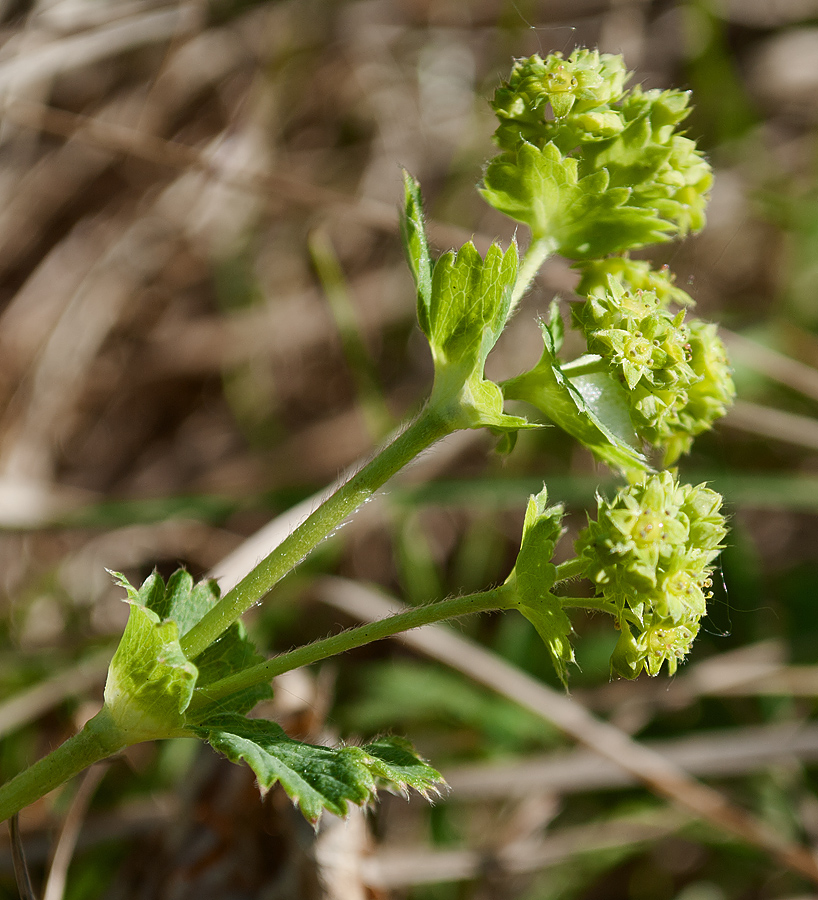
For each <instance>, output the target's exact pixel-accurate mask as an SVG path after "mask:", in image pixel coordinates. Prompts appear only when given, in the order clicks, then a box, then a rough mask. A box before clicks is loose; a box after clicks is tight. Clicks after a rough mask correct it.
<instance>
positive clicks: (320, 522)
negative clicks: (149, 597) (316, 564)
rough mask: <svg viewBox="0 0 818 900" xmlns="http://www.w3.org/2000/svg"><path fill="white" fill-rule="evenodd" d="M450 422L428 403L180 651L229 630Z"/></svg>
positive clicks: (190, 653)
mask: <svg viewBox="0 0 818 900" xmlns="http://www.w3.org/2000/svg"><path fill="white" fill-rule="evenodd" d="M452 430H453V429H452V426H451V425H450V424H449V423H448V422H447V421H445V420H444V419H443V418H441V417H440V416H439V415H438V414H437V413H436V412H434V410H433V408H431V407H428V408H427V409H426V410H425V411H424V412H423V413H421V415H420V417H419V418H418V419H416V420H415V421H414V422H413V423H412V424H411V425H410V426H409V427H408V428H407V429H406V430H405V431H403V432H402V433H401V434H399V435H398V436H397V437H396V438H395V440H394V441H393V442H392V443H391V444H389V445H388V446H387V447H386V448H385V449H384V450H382V451H381V452H380V453H379V454H378V455H377V456H376V457H374V459H372V460H371V461H370V462H369V463H368V464H367V465H366V466H364V468H363V469H361V470H360V471H359V472H358V473H357V474H355V475H353V476H352V478H350V479H349V481H347V482H346V483H345V484H343V485H341V487H339V488H338V490H337V491H336V492H335V493H334V494H333V495H332V496H331V497H330V498H329V499H328V500H326V501H325V502H324V503H322V504H321V506H319V507H318V509H316V510H315V512H313V513H312V515H310V516H309V517H308V518H307V519H306V520H305V521H304V522H302V523H301V525H299V526H298V528H296V529H295V531H293V532H292V533H291V534H289V535H288V536H287V537H286V538H284V540H283V541H282V542H281V543H280V544H279V545H278V546H277V547H276V548H275V549H274V550H273V551H272V552H271V553H270V554H269V555H268V556H267V557H265V559H263V560H262V561H261V562H260V563H259V564H258V565H257V566H256V567H255V568H254V569H253V570H252V572H250V573H249V574H248V575H246V576H245V577H244V578H243V579H242V580H241V581H240V582H239V583H238V584H237V585H236V586H235V587H234V588H233V589H232V590H231V591H229V592H228V593H227V594H225V595H224V597H222V598H221V600H220V601H219V602H218V603H217V604H216V605H215V606H214V607H213V608H212V609H211V610H210V611H209V612H208V613H207V614H206V615H205V616H204V617H203V618H202V619H201V620H200V621H199V622H198V624H196V625H194V626H193V628H191V629H190V631H189V632H188V633H187V634H186V635H185V636H184V637H183V638H182V641H181V644H182V650H183V651H184V653H185V655H186V656H187V657H188V659H194V658H195V657H196V656H198V655H199V654H200V653H201V652H202V651H203V650H204V649H205V648H206V647H209V646H210V644H212V643H213V641H215V640H216V638H218V637H219V635H221V634H222V633H223V632H224V631H226V630H227V629H228V628H229V627H230V625H232V624H233V622H235V621H236V620H237V619H238V618H239V616H241V614H242V613H243V612H245V610H247V609H249V608H250V607H251V606H252V605H253V604H254V603H257V602H258V601H259V600H261V598H262V597H263V596H264V595H265V594H266V593H267V592H268V591H269V590H270V589H271V588H272V587H273V586H274V585H275V584H276V583H277V582H278V581H280V580H281V579H282V578H283V577H284V576H285V575H286V574H287V573H288V572H289V571H290V570H291V569H293V568H294V567H295V566H297V565H298V563H299V562H301V560H302V559H304V557H305V556H306V555H307V554H308V553H309V552H310V551H311V550H312V549H313V548H314V547H315V546H316V545H317V544H319V543H320V542H321V541H322V540H324V538H325V537H327V535H329V534H330V533H331V532H332V531H333V530H334V529H335V528H337V527H338V525H340V524H341V522H343V520H344V519H345V518H346V517H347V516H348V515H349V514H350V513H352V512H353V511H354V510H356V509H357V508H358V507H359V506H360V505H361V504H362V503H364V502H365V501H366V500H368V499H369V498H370V497H371V496H372V495H373V494H374V493H375V491H377V490H378V489H379V488H380V487H382V485H383V484H384V483H385V482H386V481H388V480H389V479H390V478H391V477H392V476H393V475H394V474H395V473H396V472H397V471H399V470H400V469H402V468H403V466H405V465H406V464H407V463H408V462H410V461H411V460H412V459H414V457H415V456H417V455H418V454H419V453H421V452H422V451H423V450H425V449H426V448H427V447H429V446H431V445H432V444H433V443H435V441H437V440H439V439H440V438H442V437H444V436H445V435H447V434H449V433H450V432H451V431H452Z"/></svg>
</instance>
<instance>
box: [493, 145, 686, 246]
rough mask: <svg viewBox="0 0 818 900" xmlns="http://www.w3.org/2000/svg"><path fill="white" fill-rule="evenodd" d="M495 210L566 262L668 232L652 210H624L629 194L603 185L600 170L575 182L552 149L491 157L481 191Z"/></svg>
mask: <svg viewBox="0 0 818 900" xmlns="http://www.w3.org/2000/svg"><path fill="white" fill-rule="evenodd" d="M481 193H482V195H483V197H484V198H485V199H486V201H487V202H488V203H489V204H490V205H491V206H493V207H494V208H495V209H497V210H499V211H500V212H502V213H505V214H506V215H507V216H510V217H511V218H512V219H515V220H516V221H518V222H524V223H525V224H526V225H528V226H529V228H530V229H531V232H532V235H533V236H534V238H535V239H536V240H550V241H553V242H554V243H555V244H556V246H557V248H558V250H559V252H560V253H561V254H562V255H563V256H567V257H568V258H570V259H593V258H595V257H600V256H605V255H607V254H608V253H617V252H620V251H622V250H630V249H635V248H637V247H644V246H645V245H647V244H655V243H659V242H661V241H665V240H667V239H668V237H667V232H668V231H670V230H672V228H673V226H672V225H670V224H669V223H668V222H666V221H664V220H663V219H661V218H660V217H659V216H658V215H657V214H656V212H655V210H654V209H652V208H640V207H638V206H629V205H627V201H628V199H629V197H630V195H631V191H630V189H629V188H627V187H616V186H611V185H610V184H609V178H608V173H607V171H606V170H605V169H600V170H599V171H596V172H593V173H591V174H589V175H586V176H585V177H584V178H579V175H578V168H577V161H576V160H575V159H573V158H572V157H570V156H563V155H562V154H561V153H560V151H559V150H558V149H557V147H556V145H554V144H552V143H549V144H546V145H545V147H543V148H542V149H539V148H537V147H535V146H534V145H533V144H529V143H523V144H521V146H520V147H519V149H518V150H517V151H516V152H513V153H504V154H501V155H500V156H497V157H495V158H494V159H493V160H492V161H491V163H490V164H489V167H488V169H487V170H486V175H485V178H484V179H483V188H482V190H481Z"/></svg>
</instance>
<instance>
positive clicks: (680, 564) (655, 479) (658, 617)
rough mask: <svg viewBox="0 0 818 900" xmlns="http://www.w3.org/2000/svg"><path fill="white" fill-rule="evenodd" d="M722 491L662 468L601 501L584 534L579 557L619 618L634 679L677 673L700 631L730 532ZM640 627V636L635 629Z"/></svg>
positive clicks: (619, 656)
mask: <svg viewBox="0 0 818 900" xmlns="http://www.w3.org/2000/svg"><path fill="white" fill-rule="evenodd" d="M721 504H722V498H721V495H720V494H717V493H716V492H715V491H712V490H710V489H709V488H707V487H705V486H704V485H698V486H697V487H693V486H691V485H686V484H681V483H679V481H678V480H677V479H676V477H675V476H674V475H673V474H672V473H670V472H667V471H665V472H660V473H659V474H657V475H652V476H649V477H647V478H646V479H645V480H643V481H641V482H639V483H637V484H633V485H629V486H628V487H626V488H623V489H622V490H620V491H619V493H618V494H617V496H616V497H615V498H614V499H613V500H612V501H607V500H604V499H602V498H599V501H598V515H597V520H596V521H595V522H594V521H591V522H589V524H588V527H587V528H585V529H583V531H582V532H581V533H580V535H579V537H578V538H577V541H576V544H575V548H576V552H577V556H578V557H579V558H580V559H581V560H582V561H583V563H584V571H585V575H586V577H588V578H589V579H590V580H591V581H593V582H594V584H595V585H596V589H597V594H598V595H599V596H601V597H603V598H604V600H605V601H606V603H607V604H608V606H609V608H610V612H612V613H613V614H614V615H615V616H616V617H617V621H618V624H619V628H620V630H621V636H620V639H619V642H618V644H617V648H616V651H615V653H614V655H613V657H612V665H613V667H614V668H615V670H616V671H617V672H618V673H619V674H621V675H624V676H626V677H629V678H633V677H635V676H636V675H638V674H639V672H641V671H642V668H645V669H646V670H647V671H648V673H649V674H651V675H655V674H656V673H657V672H658V671H659V669H660V668H661V666H662V664H663V663H664V662H667V664H668V669H669V671H670V672H671V674H672V673H673V672H674V671H675V670H676V666H677V664H678V662H679V661H680V660H682V659H684V657H685V655H686V653H687V650H688V648H689V646H690V643H691V642H692V640H693V638H694V637H695V636H696V633H697V632H698V628H699V620H700V618H701V617H702V616H703V615H704V613H705V608H706V603H707V599H708V598H709V596H710V593H709V590H708V589H709V587H710V583H711V582H710V575H711V573H712V570H713V567H712V562H713V560H714V559H715V558H716V556H717V555H718V553H719V551H720V550H721V548H722V540H723V539H724V537H725V535H726V533H727V529H726V526H725V519H724V516H723V514H722V512H721ZM632 626H633V627H634V628H635V629H636V634H634V632H633V630H632Z"/></svg>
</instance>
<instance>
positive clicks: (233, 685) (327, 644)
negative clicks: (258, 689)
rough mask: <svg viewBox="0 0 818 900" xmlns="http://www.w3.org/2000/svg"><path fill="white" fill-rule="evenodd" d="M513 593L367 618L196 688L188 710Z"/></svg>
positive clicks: (482, 608)
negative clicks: (339, 631) (383, 616)
mask: <svg viewBox="0 0 818 900" xmlns="http://www.w3.org/2000/svg"><path fill="white" fill-rule="evenodd" d="M515 596H516V593H515V591H514V589H513V588H511V587H509V586H508V585H501V586H500V587H498V588H494V589H493V590H490V591H481V592H479V593H476V594H468V595H467V596H465V597H453V598H452V599H450V600H442V601H440V602H439V603H431V604H429V605H427V606H417V607H413V608H412V609H408V610H406V611H405V612H401V613H397V614H396V615H394V616H388V617H387V618H385V619H381V620H380V621H378V622H370V623H368V624H366V625H361V626H359V627H358V628H350V629H349V630H348V631H342V632H341V633H340V634H333V635H331V636H330V637H328V638H324V639H323V640H320V641H315V642H314V643H312V644H305V645H304V646H303V647H298V648H297V649H296V650H290V651H289V652H288V653H281V654H280V655H279V656H276V657H273V659H270V660H268V661H267V662H265V663H261V664H260V665H257V666H252V667H251V668H249V669H245V670H244V671H242V672H237V673H236V674H235V675H230V676H228V677H227V678H222V679H221V680H219V681H215V682H213V684H209V685H207V687H204V688H199V689H197V690H196V693H195V695H194V698H193V702H192V703H191V705H190V707H189V712H193V713H196V712H200V711H203V710H204V709H206V707H207V706H209V705H210V704H211V703H213V702H215V701H217V700H220V699H222V698H223V697H227V696H229V695H230V694H235V693H237V692H238V691H242V690H245V689H246V688H250V687H254V686H255V685H257V684H266V683H269V682H270V681H272V679H273V678H275V677H276V676H277V675H281V674H282V673H283V672H289V671H290V670H291V669H298V668H301V666H308V665H311V664H312V663H315V662H318V661H319V660H322V659H327V658H328V657H330V656H337V655H338V654H339V653H345V652H346V651H347V650H352V649H354V648H355V647H362V646H363V645H364V644H370V643H372V641H380V640H382V639H383V638H387V637H392V635H395V634H400V633H401V632H403V631H409V630H411V629H412V628H419V627H420V626H421V625H430V624H431V623H433V622H440V621H442V620H443V619H454V618H457V617H458V616H468V615H471V614H473V613H479V612H488V611H489V610H495V609H505V608H507V607H509V606H510V605H511V603H512V601H513V599H514V597H515Z"/></svg>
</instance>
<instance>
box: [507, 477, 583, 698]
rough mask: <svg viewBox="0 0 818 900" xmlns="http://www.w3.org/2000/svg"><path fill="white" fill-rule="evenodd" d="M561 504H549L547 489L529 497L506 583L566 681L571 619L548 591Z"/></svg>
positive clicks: (552, 577)
mask: <svg viewBox="0 0 818 900" xmlns="http://www.w3.org/2000/svg"><path fill="white" fill-rule="evenodd" d="M562 515H563V508H562V506H551V507H549V506H548V492H547V490H546V488H545V486H543V489H542V490H541V491H540V493H539V494H534V495H532V496H531V497H529V500H528V506H527V508H526V512H525V521H524V522H523V537H522V541H521V544H520V553H519V554H518V556H517V563H516V564H515V566H514V571H513V572H512V574H511V576H510V577H509V580H508V583H509V584H512V585H513V586H514V588H515V590H516V602H515V604H514V605H515V606H516V607H517V609H519V610H520V612H521V613H522V614H523V615H524V616H525V617H526V619H528V621H529V622H531V624H532V625H533V626H534V627H535V628H536V629H537V633H538V634H539V636H540V637H541V638H542V640H543V643H544V644H545V646H546V647H547V649H548V652H549V653H550V654H551V659H552V661H553V663H554V668H555V669H556V671H557V675H559V678H560V681H562V683H563V684H566V679H567V673H568V664H569V663H571V662H573V661H574V651H573V650H572V648H571V642H570V639H569V638H570V634H571V622H570V620H569V618H568V616H567V615H566V614H565V611H564V610H563V609H562V607H561V606H560V602H559V600H558V599H557V598H556V597H555V596H554V595H553V594H552V593H550V591H551V588H552V587H553V585H554V581H555V579H556V577H557V569H556V566H555V565H554V564H553V563H552V562H551V560H552V558H553V556H554V547H555V546H556V543H557V541H558V540H559V538H560V535H561V534H562Z"/></svg>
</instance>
